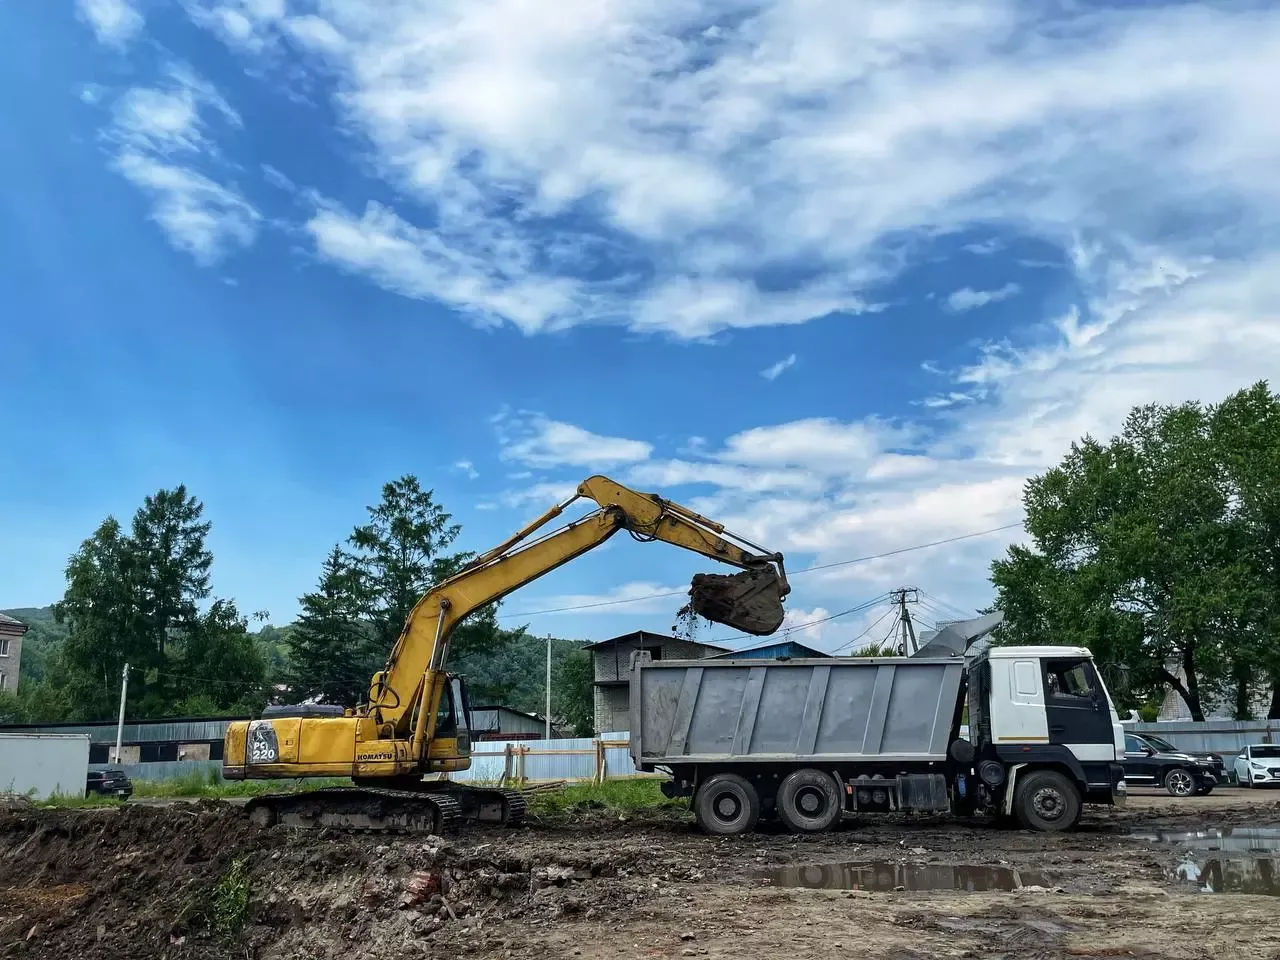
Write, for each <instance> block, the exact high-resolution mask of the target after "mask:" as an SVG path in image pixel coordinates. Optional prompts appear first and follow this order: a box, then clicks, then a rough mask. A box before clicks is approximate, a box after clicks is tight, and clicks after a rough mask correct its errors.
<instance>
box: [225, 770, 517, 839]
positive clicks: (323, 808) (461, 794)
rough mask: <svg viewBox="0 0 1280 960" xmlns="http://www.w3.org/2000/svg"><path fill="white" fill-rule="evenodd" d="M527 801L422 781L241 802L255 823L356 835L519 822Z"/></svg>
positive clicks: (437, 831)
mask: <svg viewBox="0 0 1280 960" xmlns="http://www.w3.org/2000/svg"><path fill="white" fill-rule="evenodd" d="M527 806H528V805H527V803H526V802H525V798H524V795H523V794H521V793H520V792H519V791H517V790H493V789H484V788H473V787H466V786H462V785H460V784H453V783H442V784H441V785H440V786H437V785H436V784H435V783H433V782H429V781H428V782H424V783H423V784H422V788H419V789H412V790H395V789H388V788H386V787H366V786H355V787H326V788H323V789H320V790H311V791H307V792H304V793H275V794H265V795H263V796H260V797H254V798H252V799H251V800H250V801H249V802H248V803H247V804H245V810H246V812H247V813H248V815H249V818H250V819H251V820H252V821H253V822H254V823H256V824H258V825H259V826H263V827H267V826H272V825H274V824H281V825H283V826H289V827H303V828H309V829H318V828H323V827H327V828H330V829H337V830H344V831H349V832H357V833H371V832H376V833H402V834H436V835H440V834H444V833H452V832H455V831H457V830H458V829H459V828H460V827H461V826H462V825H463V824H464V823H476V822H478V823H492V824H495V825H501V826H518V825H519V824H521V823H523V822H524V818H525V812H526V810H527Z"/></svg>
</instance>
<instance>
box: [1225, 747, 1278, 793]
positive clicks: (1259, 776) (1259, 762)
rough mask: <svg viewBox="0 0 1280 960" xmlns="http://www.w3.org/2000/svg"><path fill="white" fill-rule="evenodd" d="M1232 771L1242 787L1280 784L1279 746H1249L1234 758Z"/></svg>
mask: <svg viewBox="0 0 1280 960" xmlns="http://www.w3.org/2000/svg"><path fill="white" fill-rule="evenodd" d="M1232 769H1233V771H1234V772H1235V775H1236V783H1238V784H1240V786H1242V787H1266V786H1272V785H1277V784H1280V744H1277V743H1253V744H1250V745H1249V746H1247V747H1245V748H1244V749H1243V750H1241V751H1240V753H1239V754H1238V755H1237V756H1236V759H1235V763H1234V764H1232Z"/></svg>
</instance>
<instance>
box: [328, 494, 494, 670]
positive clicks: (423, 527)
mask: <svg viewBox="0 0 1280 960" xmlns="http://www.w3.org/2000/svg"><path fill="white" fill-rule="evenodd" d="M368 512H369V521H368V523H365V524H364V525H362V526H359V527H356V528H355V530H354V531H353V532H352V534H351V536H350V537H349V538H348V543H349V544H350V545H351V547H352V548H353V550H352V553H351V555H350V561H349V565H350V568H351V571H352V577H353V583H354V597H355V602H356V604H357V606H358V608H359V610H360V612H361V614H362V615H363V617H364V618H365V619H367V620H368V621H369V623H370V624H371V626H372V628H373V637H374V640H375V642H376V644H377V649H378V650H379V651H380V652H381V655H382V656H383V657H385V656H386V654H388V653H390V652H391V648H392V646H393V645H394V644H395V642H396V640H397V639H398V638H399V636H400V632H401V631H402V630H403V629H404V624H405V621H406V620H407V619H408V617H409V613H410V611H412V610H413V607H414V604H416V603H417V602H418V599H419V598H420V597H421V596H422V594H424V593H425V592H426V591H427V590H429V589H430V588H431V587H432V586H434V585H435V584H437V583H440V582H441V581H442V580H446V579H448V578H449V577H451V576H453V575H454V574H455V573H457V572H458V571H460V570H461V569H462V568H463V567H464V566H466V564H467V563H469V562H470V561H471V560H472V559H474V557H475V554H474V553H470V552H466V553H446V552H445V551H446V550H447V549H448V548H449V547H450V546H452V545H453V542H454V541H455V540H456V539H457V538H458V534H459V533H460V532H461V530H462V527H461V525H459V524H457V523H454V522H453V516H452V514H450V513H448V512H447V511H445V509H444V508H443V507H441V506H440V505H439V504H438V503H436V502H435V499H434V495H433V491H431V490H424V489H422V486H421V485H420V484H419V482H418V478H417V477H415V476H412V475H405V476H402V477H400V478H399V479H397V480H393V481H391V482H390V483H387V484H384V485H383V487H382V499H381V501H380V502H379V503H378V504H377V505H376V506H372V507H369V508H368ZM497 608H498V605H497V604H496V603H491V604H487V605H485V606H484V607H481V608H480V609H478V610H476V611H474V612H472V614H471V615H470V616H469V617H467V619H466V620H465V621H463V622H462V623H461V624H459V625H458V627H457V628H456V629H455V630H454V634H453V639H452V643H451V646H450V649H451V651H452V652H453V653H454V654H462V653H465V652H467V651H471V650H492V649H496V648H498V647H500V646H502V645H503V643H504V642H506V641H507V640H508V639H509V637H507V636H506V635H505V634H504V633H503V631H501V630H500V629H499V628H498V620H497Z"/></svg>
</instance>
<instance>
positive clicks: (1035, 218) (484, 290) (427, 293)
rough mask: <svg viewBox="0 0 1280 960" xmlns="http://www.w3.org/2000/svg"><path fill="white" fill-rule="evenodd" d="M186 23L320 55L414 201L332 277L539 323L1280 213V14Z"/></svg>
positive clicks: (448, 11)
mask: <svg viewBox="0 0 1280 960" xmlns="http://www.w3.org/2000/svg"><path fill="white" fill-rule="evenodd" d="M188 3H189V4H190V5H192V6H193V7H198V8H199V12H198V14H197V19H198V20H200V22H202V23H205V24H206V25H208V26H209V27H210V29H214V30H216V31H217V32H218V34H219V35H220V36H222V37H223V38H224V39H225V40H227V42H228V43H230V44H231V45H233V46H235V47H236V48H237V49H241V50H254V49H256V50H265V49H266V48H268V47H272V46H273V45H274V40H275V39H278V38H280V37H283V36H286V35H288V36H290V37H292V38H309V39H307V40H306V41H304V42H302V43H301V46H300V49H301V50H303V51H304V56H305V57H307V58H309V61H310V62H312V63H313V64H314V65H315V68H316V69H317V70H321V71H324V72H326V73H329V72H332V71H336V72H337V73H338V75H339V83H338V84H337V86H338V88H339V90H340V91H341V92H340V94H339V95H338V97H337V99H336V105H337V107H338V109H339V110H340V111H341V112H342V114H343V116H344V119H345V121H346V122H347V123H348V124H349V125H350V127H351V129H353V130H355V131H356V132H357V133H359V134H360V135H362V136H363V137H364V138H365V139H366V141H367V143H368V145H369V146H370V148H371V150H372V152H373V155H374V157H375V158H376V161H377V165H378V169H379V171H380V172H381V173H382V174H383V176H385V178H386V179H387V180H388V181H390V182H391V184H392V185H393V186H394V187H395V188H396V189H397V190H398V191H400V192H401V193H402V195H404V196H405V197H407V198H408V199H406V200H405V201H404V202H403V203H401V204H400V205H399V206H398V207H397V209H394V210H390V209H380V208H366V209H365V211H364V212H363V213H360V212H357V213H354V214H351V213H344V212H342V211H339V210H336V209H325V210H322V211H321V212H319V213H317V216H316V218H315V219H314V220H313V221H312V223H311V224H310V226H311V229H312V234H313V237H314V240H315V243H316V245H317V250H318V252H319V253H320V255H321V256H322V257H325V258H327V259H330V260H332V261H333V262H334V263H337V264H339V265H340V266H342V267H343V268H344V269H347V270H349V271H351V272H353V273H358V274H360V275H361V276H365V277H367V278H369V279H370V280H371V281H372V282H374V283H377V284H380V285H382V286H384V287H387V288H388V289H390V290H392V291H394V292H396V293H398V294H401V295H404V296H410V297H416V298H429V299H437V300H440V301H442V302H444V303H446V304H449V305H451V306H455V307H457V308H459V309H460V310H462V311H463V312H464V313H468V314H470V315H472V316H476V317H481V318H484V320H485V321H486V322H504V323H513V324H515V325H517V326H518V327H520V328H521V329H522V330H525V331H526V332H541V331H548V330H555V329H559V328H562V327H564V326H567V325H572V324H579V323H625V324H628V325H630V326H632V327H633V328H636V329H640V330H646V331H654V332H662V333H668V334H671V335H674V336H679V337H685V338H696V337H706V336H707V335H709V334H712V333H715V332H716V331H717V330H723V329H726V328H734V327H743V326H758V325H762V324H784V323H800V322H804V321H806V320H809V319H812V318H814V317H819V316H823V315H826V314H830V313H833V312H841V311H844V312H859V311H862V310H865V308H866V298H867V296H868V293H867V291H868V290H872V289H874V288H875V285H876V284H878V283H880V282H882V281H885V280H887V279H891V278H892V277H894V276H895V275H896V274H897V273H898V272H899V271H900V270H901V269H902V268H903V266H904V265H910V257H909V256H903V251H904V247H903V244H902V241H903V239H904V238H907V239H909V238H910V237H912V236H918V235H920V234H922V233H926V232H927V233H934V232H937V231H954V230H961V229H973V228H975V227H976V226H978V225H980V226H981V227H982V228H983V229H988V230H990V229H998V230H1000V231H1001V232H1002V234H1003V233H1004V232H1006V231H1008V232H1014V233H1018V234H1020V235H1029V236H1034V237H1036V238H1038V239H1040V240H1042V241H1048V242H1050V243H1055V244H1057V245H1059V246H1060V247H1066V246H1068V245H1069V244H1071V243H1072V242H1074V240H1075V238H1077V237H1079V236H1082V235H1084V236H1093V237H1100V238H1102V239H1103V240H1104V241H1105V242H1106V243H1107V244H1109V245H1115V244H1117V243H1120V242H1122V241H1124V240H1125V239H1126V238H1131V239H1134V240H1136V241H1139V242H1142V243H1159V244H1161V245H1163V246H1164V247H1166V248H1167V249H1170V250H1173V251H1175V252H1178V253H1181V254H1187V253H1190V252H1194V251H1195V250H1196V248H1198V247H1201V246H1203V245H1205V244H1206V243H1207V242H1208V239H1207V238H1209V237H1211V236H1225V234H1221V233H1219V232H1218V231H1217V228H1218V227H1222V228H1224V229H1225V230H1226V231H1227V233H1228V234H1230V235H1231V236H1230V237H1226V239H1227V240H1229V241H1230V245H1233V246H1234V248H1235V249H1240V245H1241V243H1246V244H1247V242H1248V239H1249V238H1248V237H1245V236H1244V234H1246V233H1248V234H1249V236H1250V237H1257V236H1265V235H1267V229H1268V228H1267V225H1266V223H1267V222H1269V221H1267V218H1266V217H1264V216H1259V215H1257V214H1256V213H1255V215H1252V216H1250V217H1248V218H1241V217H1239V216H1237V215H1236V213H1235V211H1239V210H1245V209H1247V210H1252V211H1258V210H1261V209H1270V205H1269V203H1267V202H1266V201H1269V200H1273V199H1274V197H1275V180H1274V177H1273V176H1271V174H1270V171H1271V170H1272V169H1273V168H1274V166H1275V164H1274V162H1273V161H1274V160H1275V158H1276V156H1277V154H1278V153H1280V133H1278V132H1277V131H1276V130H1275V129H1274V125H1271V126H1267V125H1265V124H1263V125H1259V124H1257V123H1252V122H1249V121H1248V120H1247V119H1246V118H1250V117H1257V116H1262V115H1265V114H1266V111H1267V107H1268V103H1269V100H1268V97H1269V96H1270V93H1269V91H1270V90H1271V89H1272V88H1273V87H1274V86H1275V80H1276V73H1275V70H1276V68H1275V64H1276V63H1277V62H1280V41H1278V40H1277V37H1278V36H1280V10H1277V9H1275V8H1274V7H1259V6H1257V5H1250V4H1245V5H1217V4H1207V3H1185V4H1172V5H1168V4H1156V5H1131V4H1127V5H1115V6H1111V7H1108V6H1106V5H1096V4H1095V5H1089V6H1088V7H1087V8H1079V9H1077V8H1074V7H1065V8H1063V7H1053V8H1047V7H1045V6H1043V5H1035V4H1032V5H1028V4H1023V3H1018V2H1016V0H985V2H978V0H961V2H958V3H953V4H949V5H947V8H946V10H945V12H943V13H941V14H939V12H938V8H937V5H936V4H932V3H928V2H925V0H905V2H902V3H896V4H893V5H892V9H890V8H888V7H885V6H884V5H883V4H876V3H870V2H866V3H858V2H854V0H817V2H816V3H812V4H804V5H800V6H796V5H794V4H783V3H778V4H772V5H769V4H760V3H757V2H755V0H727V2H724V3H717V4H714V5H713V4H710V3H698V2H691V3H679V4H662V5H656V6H655V5H653V4H650V3H641V2H638V0H620V2H618V3H614V4H610V5H608V6H607V7H601V6H600V5H599V4H598V3H596V2H594V0H566V3H565V4H562V6H561V7H560V8H558V10H559V11H560V14H561V15H560V16H557V17H554V18H549V17H547V16H545V11H544V10H543V9H542V8H541V7H540V6H539V5H537V4H529V3H526V2H523V0H494V2H492V3H485V4H460V3H432V4H413V3H394V4H389V3H384V2H379V0H329V2H327V3H325V4H323V5H321V6H319V7H317V8H314V9H308V12H307V13H306V14H305V15H304V16H302V17H299V16H295V15H293V14H292V13H291V12H290V11H289V10H286V9H285V8H284V5H283V4H281V3H266V2H263V0H234V2H232V0H225V2H218V3H214V2H203V0H202V2H199V3H197V2H196V0H188ZM233 24H234V26H233ZM712 27H714V29H711V28H712ZM1188 63H1192V64H1195V65H1196V66H1195V68H1194V69H1190V70H1189V69H1187V68H1186V67H1185V64H1188ZM1082 77H1088V78H1090V82H1087V83H1085V82H1081V78H1082ZM1100 143H1105V144H1106V149H1105V150H1099V149H1098V144H1100ZM418 206H421V207H422V208H423V210H422V211H419V210H418V209H416V208H417V207H418ZM1191 210H1194V211H1197V212H1198V214H1200V215H1203V217H1204V218H1205V220H1206V223H1208V225H1209V226H1210V227H1211V228H1212V229H1209V230H1204V229H1201V228H1200V226H1203V224H1201V225H1199V226H1197V227H1196V228H1191V229H1188V230H1186V231H1184V232H1181V233H1177V234H1171V233H1170V224H1172V223H1178V222H1182V221H1183V220H1185V219H1186V212H1187V211H1191ZM1264 221H1265V222H1264ZM318 228H327V230H322V229H318ZM991 243H992V241H985V242H982V243H980V244H975V245H971V246H981V247H982V248H983V249H984V250H985V249H988V248H989V247H990V246H991ZM799 263H803V264H805V265H806V266H805V268H804V269H803V270H797V269H795V265H796V264H799ZM1095 267H1096V265H1095ZM1073 269H1075V270H1076V272H1077V274H1078V275H1079V274H1080V271H1081V269H1082V268H1081V267H1080V266H1078V265H1076V266H1074V267H1073ZM766 278H767V279H768V280H769V282H768V283H765V282H764V280H765V279H766ZM779 280H781V282H779ZM979 292H980V291H979Z"/></svg>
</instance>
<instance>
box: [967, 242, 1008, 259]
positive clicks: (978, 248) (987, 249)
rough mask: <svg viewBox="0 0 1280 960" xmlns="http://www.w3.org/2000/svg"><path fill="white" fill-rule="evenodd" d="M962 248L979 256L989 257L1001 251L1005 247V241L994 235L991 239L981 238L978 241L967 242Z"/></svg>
mask: <svg viewBox="0 0 1280 960" xmlns="http://www.w3.org/2000/svg"><path fill="white" fill-rule="evenodd" d="M960 249H962V250H964V251H966V252H968V253H972V254H975V255H976V256H979V257H988V256H990V255H991V254H993V253H999V252H1000V251H1001V250H1003V249H1004V243H1003V242H1001V241H1000V240H997V239H996V238H995V237H992V238H991V239H990V240H980V241H979V242H977V243H966V244H965V245H964V246H963V247H961V248H960Z"/></svg>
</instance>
